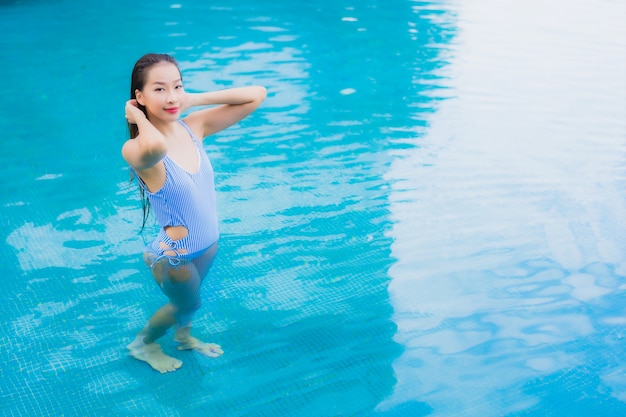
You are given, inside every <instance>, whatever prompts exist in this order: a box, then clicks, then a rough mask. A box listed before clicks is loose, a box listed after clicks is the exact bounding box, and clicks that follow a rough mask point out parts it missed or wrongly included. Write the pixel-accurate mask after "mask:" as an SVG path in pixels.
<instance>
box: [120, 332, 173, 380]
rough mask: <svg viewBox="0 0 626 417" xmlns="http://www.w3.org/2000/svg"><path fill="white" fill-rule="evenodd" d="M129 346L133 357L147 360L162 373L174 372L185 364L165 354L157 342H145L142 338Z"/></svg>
mask: <svg viewBox="0 0 626 417" xmlns="http://www.w3.org/2000/svg"><path fill="white" fill-rule="evenodd" d="M127 347H128V350H129V351H130V355H131V356H132V357H133V358H135V359H138V360H140V361H143V362H146V363H147V364H148V365H150V366H151V367H152V369H154V370H155V371H159V372H161V373H162V374H164V373H166V372H173V371H175V370H177V369H178V368H180V367H181V366H183V363H182V361H180V360H178V359H176V358H172V357H171V356H167V355H166V354H164V353H163V351H161V346H159V345H158V344H156V343H148V344H145V343H143V342H142V341H140V340H135V341H133V342H132V343H131V344H130V345H128V346H127Z"/></svg>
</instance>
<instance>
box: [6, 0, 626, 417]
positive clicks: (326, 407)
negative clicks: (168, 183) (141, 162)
mask: <svg viewBox="0 0 626 417" xmlns="http://www.w3.org/2000/svg"><path fill="white" fill-rule="evenodd" d="M233 3H234V4H233ZM263 3H268V4H263ZM518 3H519V4H518ZM624 21H626V5H625V4H624V2H621V1H614V0H599V1H592V0H580V1H575V2H571V1H565V0H554V1H552V2H550V4H545V2H540V1H538V0H530V1H528V2H523V4H522V3H520V2H514V1H512V0H507V1H503V2H502V1H500V2H496V1H489V0H477V1H472V2H461V1H454V0H450V1H409V0H402V1H400V0H393V1H383V0H362V1H348V0H339V1H328V0H321V1H317V2H293V1H275V2H258V1H251V0H241V1H237V2H229V1H225V0H217V1H212V2H200V1H186V0H182V1H175V2H174V1H170V2H166V1H162V0H155V1H150V2H122V1H119V0H111V1H107V2H91V1H87V2H76V1H73V0H61V1H57V2H49V1H48V2H46V1H26V0H15V1H11V0H8V1H3V2H0V30H1V32H2V33H3V36H2V37H1V38H0V44H1V45H2V51H3V59H2V63H3V65H2V66H0V79H1V80H2V87H1V91H2V92H3V93H4V94H3V95H2V100H0V131H1V132H2V141H1V142H0V146H1V148H0V172H1V173H2V189H1V191H2V192H1V193H0V225H1V226H2V227H1V228H0V237H1V238H2V243H3V250H2V255H0V256H2V259H1V260H2V262H0V271H1V272H2V277H3V281H2V282H3V283H2V287H1V288H2V291H1V292H0V305H1V306H2V307H1V309H2V310H1V311H2V316H3V320H2V321H1V322H0V323H1V327H0V359H1V361H2V366H1V367H0V415H3V416H28V417H32V416H104V415H106V416H146V415H149V416H215V415H223V416H312V417H318V416H319V417H321V416H377V417H399V416H410V417H413V416H437V417H439V416H479V417H484V416H507V417H512V416H575V417H576V416H621V415H626V371H625V370H624V369H625V365H626V349H625V345H626V334H625V333H626V311H625V310H626V309H625V306H626V295H625V291H624V290H625V289H626V282H625V280H624V277H625V276H626V238H625V236H626V198H625V195H626V194H625V189H624V185H625V183H626V176H625V175H624V172H625V171H624V170H625V168H626V164H625V161H626V154H625V150H626V146H625V144H626V81H625V79H624V77H623V74H624V73H626V29H625V27H624V24H623V22H624ZM150 51H156V52H165V53H171V54H173V55H174V56H175V57H176V58H177V59H178V61H179V62H180V64H181V67H182V69H183V74H184V77H185V82H186V87H187V89H188V90H190V91H200V90H206V89H217V88H224V87H229V86H240V85H249V84H262V85H265V86H267V88H268V91H269V95H268V99H267V100H266V102H265V103H264V105H263V106H262V108H261V109H259V110H258V111H257V112H256V113H255V114H254V115H253V116H252V117H250V118H249V119H247V120H245V121H244V122H242V123H241V124H240V125H238V126H236V127H234V128H232V129H229V130H227V131H225V132H223V133H221V134H219V135H217V136H215V137H214V138H212V139H211V140H208V141H206V146H205V148H206V151H207V152H208V154H209V156H210V157H211V159H212V162H213V165H214V167H215V169H216V173H217V184H216V186H217V189H218V194H219V196H218V199H219V201H218V203H219V207H220V222H221V231H222V239H221V242H220V250H221V252H220V254H219V256H218V260H217V263H216V265H215V266H214V268H213V269H212V271H211V273H210V275H209V277H208V279H207V280H206V281H205V284H206V285H205V286H204V287H203V298H204V300H205V302H204V306H203V307H202V309H201V310H200V311H199V313H198V315H197V318H196V323H195V328H196V331H197V332H198V334H200V335H202V336H204V337H206V338H207V339H210V340H211V341H215V342H217V343H220V344H221V345H222V346H223V348H224V349H225V354H224V356H223V357H222V358H220V359H217V360H215V359H207V358H200V357H197V356H195V355H193V354H192V353H189V352H183V353H179V352H176V351H175V350H174V348H173V347H172V343H171V335H168V336H165V337H164V340H163V343H164V350H165V352H166V353H170V354H174V355H176V356H178V357H179V358H181V359H182V360H183V362H184V365H183V367H182V368H181V369H180V370H178V371H177V372H175V373H172V374H168V375H160V374H157V373H155V372H154V371H152V370H150V369H149V367H148V366H146V365H145V364H143V363H141V362H138V361H135V360H133V359H131V358H129V357H128V356H127V354H126V351H125V348H124V347H125V345H126V344H127V343H128V342H129V341H130V340H131V338H132V337H133V336H134V334H135V332H136V331H137V330H138V329H139V328H140V327H141V326H142V325H143V323H144V322H145V320H146V319H147V317H148V316H149V314H150V313H151V312H152V311H154V310H155V309H156V308H157V307H158V306H160V304H161V303H162V302H163V301H164V298H163V295H162V294H161V293H160V292H159V290H158V288H157V287H156V285H154V283H153V282H152V280H151V278H150V276H149V274H148V272H147V271H146V269H145V266H144V265H143V263H142V262H141V259H140V253H141V250H142V247H143V245H144V242H146V241H148V240H149V239H150V238H151V237H152V236H153V234H154V230H155V228H154V226H151V227H149V228H148V230H147V231H145V232H144V233H143V235H142V234H140V233H139V225H140V221H141V209H140V204H139V200H138V196H137V189H136V185H135V184H134V183H133V184H129V182H128V169H127V167H126V166H125V165H124V163H123V160H122V158H121V157H120V146H121V144H122V143H123V141H124V140H125V138H126V136H127V133H126V126H125V121H124V118H123V114H124V113H123V106H124V102H125V101H126V100H127V98H128V91H127V89H128V84H129V76H130V71H131V69H132V65H133V64H134V61H135V60H136V59H137V58H138V57H139V56H141V55H142V54H143V53H145V52H150Z"/></svg>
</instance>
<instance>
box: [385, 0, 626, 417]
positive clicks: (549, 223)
mask: <svg viewBox="0 0 626 417" xmlns="http://www.w3.org/2000/svg"><path fill="white" fill-rule="evenodd" d="M452 7H453V8H454V9H456V13H457V15H458V25H459V36H458V38H457V42H456V44H455V45H454V47H453V49H454V58H453V59H452V63H451V65H450V67H448V68H446V69H445V71H446V72H447V74H448V76H449V80H450V86H451V87H453V88H454V91H455V93H456V95H455V97H454V98H452V99H449V100H447V101H444V102H443V104H442V106H441V108H440V110H439V111H438V112H437V113H436V114H435V115H434V116H433V120H432V124H431V127H430V130H429V131H428V134H427V135H426V137H425V138H421V139H420V142H419V144H420V146H421V147H420V148H418V149H411V150H406V151H401V152H398V153H397V154H396V155H395V156H396V158H395V162H394V163H393V165H392V167H391V169H390V171H389V173H388V178H389V179H390V180H391V181H392V182H393V183H394V192H393V194H392V197H391V200H392V203H391V210H392V216H393V217H394V219H393V220H394V227H393V230H392V232H391V234H392V237H393V238H394V244H393V247H392V252H393V256H394V257H395V258H396V259H397V263H396V264H395V265H394V266H393V267H392V268H391V270H390V275H391V277H392V279H393V281H392V282H391V284H390V286H389V292H390V297H391V300H392V303H393V306H394V310H395V317H394V320H395V321H396V323H397V325H398V333H397V336H396V340H397V341H398V342H400V343H402V344H403V345H404V347H405V352H404V353H403V355H402V356H401V357H400V358H399V359H398V360H397V361H396V362H395V363H394V369H395V372H396V375H397V377H398V385H397V387H396V389H395V392H394V394H393V395H392V397H391V398H390V399H388V401H387V402H385V403H384V404H382V405H381V408H382V409H385V408H387V407H390V406H393V405H394V404H398V403H401V402H404V401H409V400H419V401H424V402H426V403H428V404H429V405H430V406H432V407H433V409H434V412H433V415H454V416H461V415H472V416H476V415H484V416H487V415H503V414H506V413H507V412H513V411H515V410H522V409H527V408H528V407H532V406H533V405H536V404H537V403H538V401H539V398H538V397H537V398H536V397H535V396H533V395H531V394H528V393H522V390H521V388H522V387H523V385H524V383H525V382H527V381H530V380H532V379H535V378H541V377H542V376H545V375H548V374H550V373H558V372H565V373H567V370H568V369H573V368H574V367H576V366H585V364H586V363H588V362H589V361H590V358H589V357H588V356H589V355H591V358H593V355H598V356H597V357H602V355H603V354H604V353H603V352H594V353H588V352H587V353H586V352H584V350H583V351H580V350H573V351H572V350H568V348H567V347H566V346H564V344H565V343H568V342H572V341H576V340H580V339H581V338H585V337H589V338H592V337H594V334H596V333H597V332H599V330H598V327H599V326H600V325H602V326H603V330H602V331H603V332H605V333H610V334H613V330H612V329H611V326H623V319H622V318H621V317H620V315H619V314H620V311H621V310H620V309H617V308H615V307H613V306H612V304H611V301H610V300H609V299H608V298H607V296H610V295H615V294H617V293H618V292H620V291H623V290H624V289H626V286H625V285H624V284H622V281H621V280H620V279H619V276H620V275H622V276H623V274H625V273H626V259H625V252H626V251H625V249H626V240H625V238H624V236H626V205H625V198H624V187H623V185H624V174H623V171H624V167H625V164H624V150H625V146H624V139H625V133H626V111H625V110H626V81H625V78H624V77H623V74H626V32H625V26H624V24H623V22H624V21H625V20H624V18H626V15H625V8H624V4H623V2H611V1H608V0H607V1H601V2H592V1H578V2H566V1H556V2H549V4H547V3H545V2H539V1H537V0H535V1H532V2H530V3H528V2H521V3H520V2H513V1H506V2H496V1H489V0H481V1H472V2H458V4H455V5H453V6H452ZM599 306H602V308H597V309H595V310H594V308H596V307H599ZM594 311H595V312H596V313H594ZM600 312H601V313H600ZM607 329H609V330H607ZM610 334H609V335H606V334H604V335H600V336H595V337H599V338H610ZM590 340H593V339H590ZM607 349H610V348H607ZM588 350H593V349H588ZM606 356H611V357H612V356H615V355H610V354H606ZM611 360H612V361H613V362H609V363H608V364H606V365H603V366H605V367H604V368H603V369H594V370H593V372H595V373H597V374H599V376H600V378H601V379H602V381H603V383H604V384H606V385H607V386H606V387H605V391H607V392H609V391H610V390H611V389H612V390H613V394H612V395H613V396H614V397H617V398H621V399H622V400H623V399H624V398H625V397H626V382H625V381H624V379H623V378H620V377H619V375H621V373H619V372H618V371H619V369H620V368H621V367H623V366H624V365H625V364H624V363H623V362H619V359H616V358H612V359H611ZM590 366H593V365H590ZM596 366H598V365H596ZM592 388H593V387H592ZM594 389H595V388H594ZM600 389H602V387H600Z"/></svg>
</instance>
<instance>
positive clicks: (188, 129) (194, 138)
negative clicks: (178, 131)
mask: <svg viewBox="0 0 626 417" xmlns="http://www.w3.org/2000/svg"><path fill="white" fill-rule="evenodd" d="M178 122H179V123H180V124H181V125H182V126H183V127H184V128H185V130H186V131H187V132H188V133H189V136H191V139H193V141H194V142H196V144H198V145H200V140H199V139H198V138H197V137H196V135H194V134H193V132H192V131H191V129H190V128H189V126H187V123H185V122H183V121H182V120H179V121H178Z"/></svg>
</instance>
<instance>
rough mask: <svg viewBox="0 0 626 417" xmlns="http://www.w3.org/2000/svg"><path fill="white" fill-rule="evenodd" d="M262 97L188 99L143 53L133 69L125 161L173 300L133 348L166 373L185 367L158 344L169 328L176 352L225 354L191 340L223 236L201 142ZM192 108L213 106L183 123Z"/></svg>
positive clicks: (231, 94)
mask: <svg viewBox="0 0 626 417" xmlns="http://www.w3.org/2000/svg"><path fill="white" fill-rule="evenodd" d="M265 96H266V90H265V88H264V87H258V86H253V87H242V88H232V89H227V90H221V91H213V92H205V93H198V94H191V93H187V92H185V90H184V88H183V82H182V76H181V73H180V70H179V68H178V65H177V63H176V61H175V60H174V58H172V57H171V56H169V55H165V54H147V55H144V56H143V57H142V58H140V59H139V60H138V61H137V63H136V64H135V67H134V68H133V73H132V79H131V88H130V97H131V99H130V100H129V101H127V102H126V119H127V120H128V124H129V129H130V136H131V139H129V140H128V141H126V143H124V145H123V147H122V156H123V157H124V159H125V160H126V162H127V163H128V164H129V165H130V167H131V171H132V172H133V174H134V175H135V176H136V177H137V179H138V182H139V185H140V189H141V191H142V195H143V196H145V197H146V198H147V202H145V201H144V225H145V221H146V216H147V211H148V210H149V209H150V208H152V210H153V212H154V214H155V216H156V218H157V221H158V222H159V225H160V226H161V230H160V233H159V235H158V236H157V238H156V239H155V240H154V241H153V242H152V243H151V244H149V245H148V246H147V247H146V251H145V253H144V255H143V259H144V261H145V263H146V265H148V267H149V268H150V270H151V271H152V275H153V277H154V279H155V281H156V282H157V284H158V285H159V287H160V288H161V289H162V291H163V293H164V294H165V295H166V296H167V297H168V299H169V302H168V303H167V304H165V305H164V306H163V307H161V308H160V309H159V310H158V311H157V312H156V313H154V314H153V315H152V317H151V318H150V319H149V321H148V323H147V324H146V326H145V327H144V328H143V329H142V330H141V331H140V332H139V333H138V334H137V337H136V338H135V340H134V341H133V342H131V343H130V344H129V345H128V349H129V350H130V354H131V355H132V356H133V357H135V358H136V359H139V360H141V361H144V362H146V363H148V364H149V365H150V366H151V367H152V368H153V369H155V370H157V371H159V372H161V373H165V372H171V371H175V370H176V369H178V368H180V367H181V366H182V362H181V361H180V360H178V359H175V358H173V357H170V356H168V355H165V354H164V353H163V352H162V351H161V347H160V346H159V345H158V344H157V343H156V340H157V339H158V338H160V337H161V336H163V335H164V334H165V332H166V331H167V330H168V329H169V328H170V327H172V326H175V329H176V331H175V334H174V340H175V341H176V342H177V343H178V344H179V345H178V349H179V350H195V351H197V352H199V353H201V354H203V355H206V356H210V357H218V356H220V355H221V354H222V353H223V351H222V349H221V347H220V346H218V345H216V344H213V343H204V342H202V341H200V340H198V339H196V338H194V337H193V336H191V320H192V316H193V314H194V312H195V311H196V310H197V309H198V308H199V307H200V284H201V282H202V280H203V278H204V277H205V275H206V274H207V272H208V270H209V268H210V267H211V264H212V263H213V259H214V258H215V255H216V253H217V241H218V237H219V231H218V225H217V213H216V199H215V187H214V182H213V169H212V167H211V163H210V161H209V158H208V157H207V155H206V153H205V152H204V150H203V148H202V145H201V142H200V140H201V139H202V138H205V137H207V136H210V135H212V134H214V133H216V132H219V131H221V130H223V129H225V128H227V127H229V126H231V125H233V124H235V123H237V122H239V121H240V120H242V119H243V118H245V117H246V116H248V115H249V114H250V113H252V112H253V111H254V110H255V109H256V108H257V107H258V106H259V105H260V104H261V102H263V100H264V99H265ZM213 105H215V106H213ZM194 106H211V107H209V108H204V109H202V110H198V111H195V112H192V113H190V114H189V115H188V116H186V117H184V118H183V119H180V116H181V114H182V113H183V112H184V111H185V110H187V109H189V108H190V107H194ZM199 139H200V140H199Z"/></svg>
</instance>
